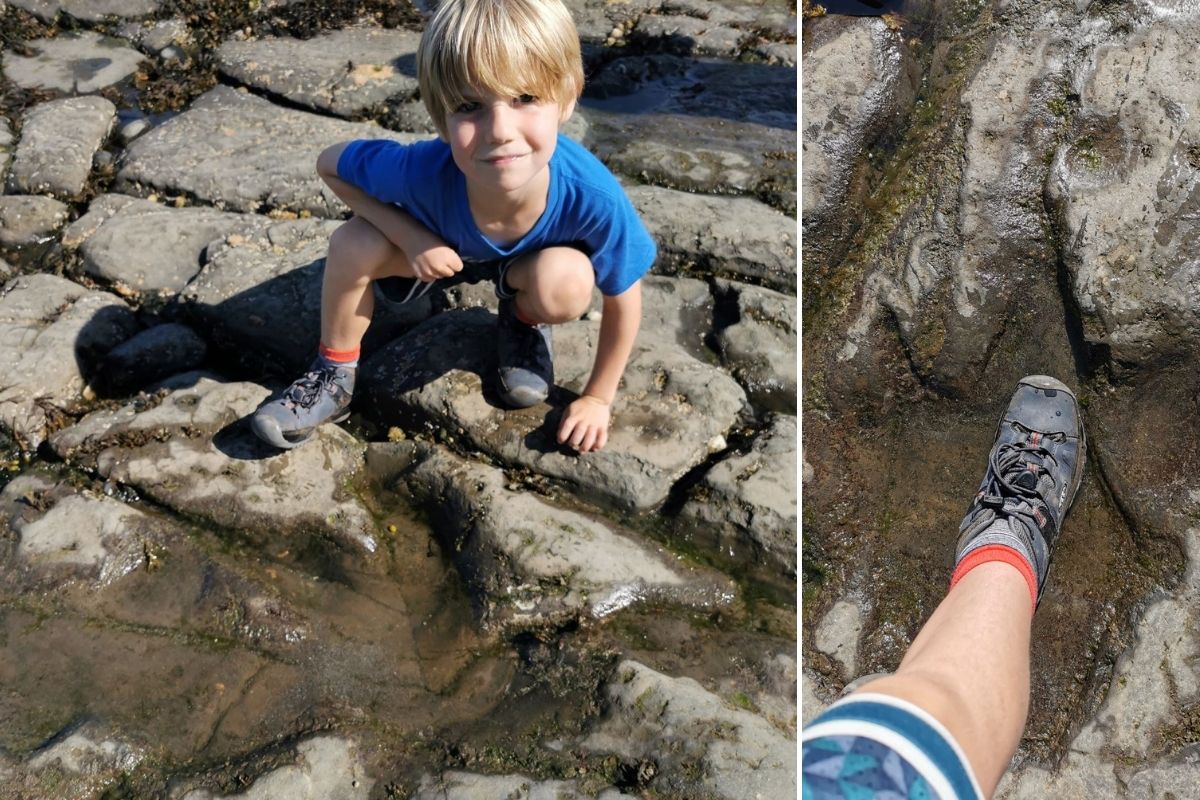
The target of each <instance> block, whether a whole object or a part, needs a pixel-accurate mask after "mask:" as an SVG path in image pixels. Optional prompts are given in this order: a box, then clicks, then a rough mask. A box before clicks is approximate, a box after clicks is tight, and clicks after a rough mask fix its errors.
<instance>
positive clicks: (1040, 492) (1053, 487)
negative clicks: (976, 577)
mask: <svg viewBox="0 0 1200 800" xmlns="http://www.w3.org/2000/svg"><path fill="white" fill-rule="evenodd" d="M1086 453H1087V439H1086V437H1085V436H1084V432H1083V420H1082V419H1081V418H1080V415H1079V403H1078V402H1076V400H1075V395H1074V393H1073V392H1072V391H1071V390H1070V389H1068V388H1067V387H1066V385H1065V384H1063V383H1062V382H1060V381H1057V380H1055V379H1054V378H1050V377H1047V376H1045V375H1030V376H1027V377H1025V378H1022V379H1021V381H1020V383H1018V384H1017V390H1016V392H1014V393H1013V396H1012V400H1010V401H1009V403H1008V409H1007V410H1006V411H1005V412H1004V416H1003V417H1001V419H1000V425H999V426H998V428H997V430H996V441H995V443H994V444H993V445H992V452H991V454H990V455H989V456H988V469H987V473H986V474H985V475H984V477H983V483H982V484H981V485H980V487H979V493H978V494H976V495H975V500H974V502H972V503H971V508H970V509H969V510H968V511H967V516H966V518H965V519H964V520H963V521H962V525H961V526H960V527H959V538H958V547H957V556H956V559H955V561H956V563H957V562H961V561H962V559H963V557H964V556H966V555H967V554H968V553H970V552H971V551H974V550H977V549H978V548H980V547H985V546H987V545H993V544H999V545H1005V546H1011V547H1014V549H1017V550H1022V549H1023V550H1024V552H1025V554H1026V555H1027V557H1028V556H1029V555H1032V558H1031V559H1030V560H1031V562H1032V565H1033V568H1034V571H1035V573H1036V577H1037V587H1038V599H1039V600H1040V599H1041V595H1042V587H1043V586H1044V585H1045V583H1046V573H1047V571H1048V570H1049V567H1050V551H1051V549H1052V548H1053V547H1054V542H1055V540H1056V539H1057V538H1058V531H1059V529H1060V527H1061V526H1062V521H1063V517H1064V516H1066V513H1067V510H1068V509H1069V508H1070V507H1071V503H1072V502H1073V501H1074V499H1075V492H1076V491H1077V490H1078V489H1079V482H1080V480H1081V478H1082V477H1083V462H1084V458H1085V456H1086Z"/></svg>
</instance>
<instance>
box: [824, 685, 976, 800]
mask: <svg viewBox="0 0 1200 800" xmlns="http://www.w3.org/2000/svg"><path fill="white" fill-rule="evenodd" d="M801 741H802V743H803V751H802V755H801V765H802V767H801V771H802V774H803V778H802V782H801V786H802V796H803V798H804V800H982V798H983V793H982V792H981V791H980V789H979V784H978V783H977V782H976V781H975V776H974V775H973V774H972V772H971V767H970V765H969V764H968V763H967V759H966V756H965V755H964V754H963V751H962V749H961V748H960V747H959V746H958V743H957V742H955V741H954V738H953V737H952V736H951V735H950V732H949V731H947V730H946V728H945V727H944V726H943V725H942V724H941V723H940V722H938V721H937V720H935V719H934V718H933V717H932V716H930V715H929V714H928V713H927V712H925V711H923V710H922V709H920V708H918V707H917V706H915V705H913V704H912V703H908V702H906V701H904V700H900V699H899V698H896V697H890V696H888V695H882V694H866V693H858V694H853V695H850V696H849V697H847V698H845V699H843V700H839V701H838V702H836V703H834V704H833V705H832V706H830V707H829V708H827V709H826V710H825V711H824V712H823V713H822V714H821V715H820V716H818V717H817V718H816V719H814V720H813V721H812V722H811V723H809V724H808V726H807V727H806V728H805V729H804V732H803V735H802V737H801Z"/></svg>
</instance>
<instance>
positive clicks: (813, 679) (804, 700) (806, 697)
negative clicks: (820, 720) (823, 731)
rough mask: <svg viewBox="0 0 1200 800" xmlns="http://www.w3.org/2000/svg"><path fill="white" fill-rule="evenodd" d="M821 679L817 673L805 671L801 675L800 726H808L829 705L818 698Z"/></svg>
mask: <svg viewBox="0 0 1200 800" xmlns="http://www.w3.org/2000/svg"><path fill="white" fill-rule="evenodd" d="M818 680H819V678H817V676H816V674H815V673H810V672H809V671H808V670H803V671H802V672H801V673H800V696H801V700H800V724H801V725H807V724H808V723H810V722H812V721H813V719H815V718H816V716H817V715H818V714H820V713H821V712H822V711H824V710H825V708H826V707H827V706H828V705H829V704H828V703H826V702H824V701H822V700H821V698H820V697H818V696H817V692H816V688H815V687H816V684H817V682H818Z"/></svg>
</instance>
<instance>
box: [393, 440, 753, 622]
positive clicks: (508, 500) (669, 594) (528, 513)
mask: <svg viewBox="0 0 1200 800" xmlns="http://www.w3.org/2000/svg"><path fill="white" fill-rule="evenodd" d="M377 447H389V446H387V445H378V446H377ZM391 447H405V446H404V445H392V446H391ZM418 453H419V454H418V455H417V456H416V458H417V459H418V460H419V463H417V464H416V465H415V466H414V467H413V468H412V469H410V470H408V471H406V472H405V473H404V475H403V480H404V482H405V484H406V485H407V486H408V488H409V490H410V491H411V492H412V494H413V496H414V497H415V498H417V500H418V501H419V502H421V503H422V504H423V505H425V506H427V507H428V508H429V510H430V513H431V514H432V515H433V517H434V525H435V527H436V528H437V529H438V530H439V531H440V535H441V537H442V539H443V545H444V548H445V550H446V551H447V552H448V553H450V554H451V555H452V557H453V558H454V559H455V561H456V562H457V563H458V564H459V569H460V571H461V572H462V573H463V574H464V576H465V577H466V579H467V581H468V583H469V584H471V586H472V587H473V588H474V589H475V591H477V592H479V593H481V594H482V596H483V598H484V600H483V605H484V616H485V620H486V621H487V622H488V623H490V624H498V625H501V626H504V627H507V628H512V629H517V630H520V629H527V628H534V627H541V626H545V625H548V624H549V625H561V624H563V623H565V622H567V621H569V620H572V619H578V618H579V617H580V616H583V615H587V616H591V617H594V618H600V617H605V616H608V615H609V614H612V613H614V612H616V611H619V610H621V609H622V608H625V607H627V606H629V605H631V604H633V603H637V602H641V601H659V602H674V603H681V604H684V605H689V606H696V607H700V608H711V607H713V606H721V605H726V604H728V603H729V602H731V601H732V600H733V598H734V594H735V589H734V585H733V584H732V582H729V581H726V580H723V579H720V578H718V577H717V576H716V575H715V574H713V573H708V572H706V571H703V570H697V569H695V568H691V569H689V568H686V567H684V566H682V565H680V564H679V563H678V562H677V561H676V559H675V558H674V557H673V556H671V555H670V554H669V553H667V552H665V551H664V550H663V549H662V548H660V547H656V546H652V545H649V544H647V543H645V542H641V541H638V540H637V538H636V537H634V536H633V535H631V534H630V533H628V532H626V531H621V530H619V529H617V528H615V527H613V526H612V525H610V524H607V523H604V522H601V521H599V520H598V519H595V518H593V517H589V516H586V515H584V514H582V513H578V512H574V511H569V510H566V509H564V508H558V507H555V505H552V504H551V503H549V502H547V501H544V500H542V499H540V498H538V497H537V496H535V495H533V494H531V493H528V492H520V491H513V490H510V489H508V488H506V479H505V476H504V473H503V472H502V471H501V470H499V469H497V468H495V467H487V466H483V465H481V464H475V463H472V462H469V461H466V460H464V459H461V458H458V457H456V456H453V455H451V454H450V453H448V452H445V451H440V450H438V451H435V450H433V449H432V448H429V447H424V448H420V449H419V450H418Z"/></svg>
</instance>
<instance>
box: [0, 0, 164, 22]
mask: <svg viewBox="0 0 1200 800" xmlns="http://www.w3.org/2000/svg"><path fill="white" fill-rule="evenodd" d="M10 2H11V3H12V4H13V5H14V6H16V7H17V8H22V9H24V10H26V11H28V12H29V13H31V14H33V15H34V16H35V17H37V18H38V19H40V20H41V21H42V22H54V20H55V19H56V18H57V17H58V15H59V14H60V13H61V14H66V15H68V16H70V17H74V18H75V19H77V20H80V21H82V22H103V21H105V20H109V19H140V18H141V17H148V16H150V15H151V14H153V13H154V12H155V11H157V10H158V7H159V6H161V5H162V0H10Z"/></svg>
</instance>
